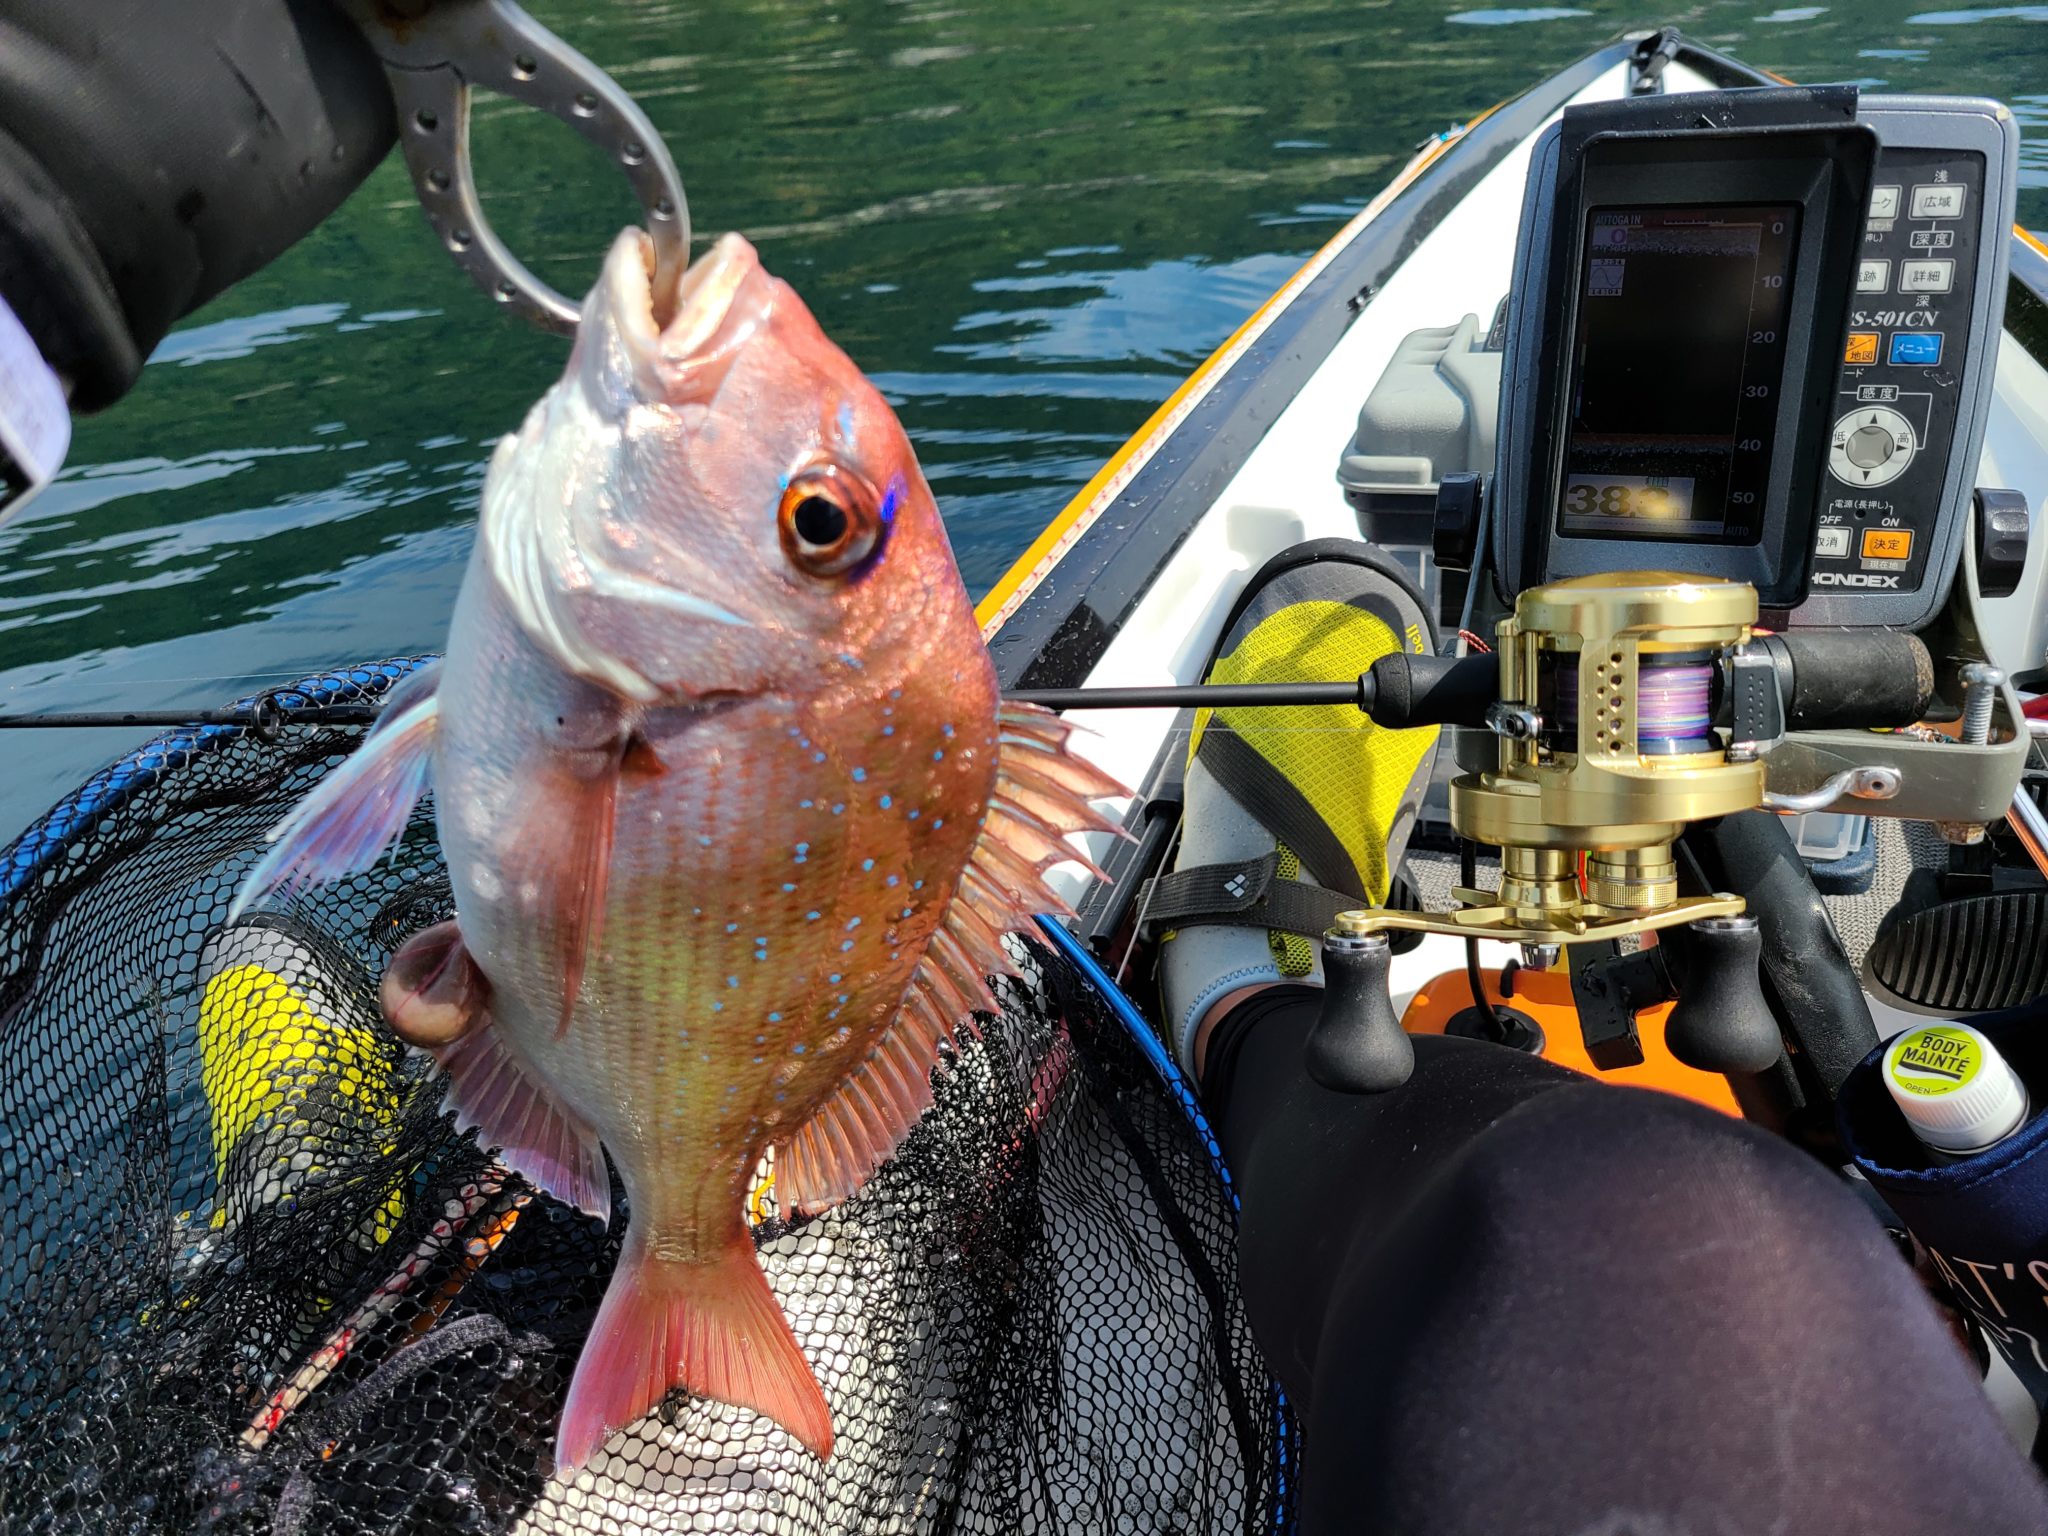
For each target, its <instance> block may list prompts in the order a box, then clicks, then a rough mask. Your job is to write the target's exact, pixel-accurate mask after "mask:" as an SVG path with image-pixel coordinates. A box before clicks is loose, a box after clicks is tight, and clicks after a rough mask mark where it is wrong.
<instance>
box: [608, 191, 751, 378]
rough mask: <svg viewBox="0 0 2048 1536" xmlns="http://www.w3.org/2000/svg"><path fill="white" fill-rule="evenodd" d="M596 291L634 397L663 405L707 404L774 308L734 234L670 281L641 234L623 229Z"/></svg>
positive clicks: (745, 245)
mask: <svg viewBox="0 0 2048 1536" xmlns="http://www.w3.org/2000/svg"><path fill="white" fill-rule="evenodd" d="M665 279H666V280H665ZM599 286H600V288H601V290H602V292H603V294H604V296H605V304H604V313H605V317H606V319H607V321H608V322H609V325H608V329H609V330H610V332H611V334H612V335H613V336H614V337H616V338H617V341H618V345H619V350H620V352H621V353H622V354H623V356H622V357H621V358H620V361H622V362H624V363H625V364H626V367H627V371H628V373H629V374H630V376H631V377H632V379H633V381H634V385H635V392H636V393H637V394H638V395H639V396H640V398H641V399H642V400H644V401H648V402H654V401H663V402H666V403H669V404H686V403H691V402H696V403H709V401H710V399H711V397H712V396H713V395H715V394H716V393H717V390H718V386H719V384H720V383H722V382H723V380H724V378H725V374H726V370H727V369H728V368H729V367H730V366H731V364H732V361H733V359H734V358H735V357H737V356H738V355H739V352H740V350H741V349H742V348H743V347H745V345H746V344H747V342H748V341H749V340H750V339H751V338H752V337H753V335H754V333H755V332H756V331H757V330H759V329H760V328H761V327H762V326H763V325H764V324H766V322H767V320H768V317H769V315H770V313H771V312H772V310H773V308H774V302H775V283H774V280H773V279H772V278H770V277H769V276H768V274H767V273H766V272H765V271H763V270H762V267H761V258H760V256H759V255H758V254H757V253H756V252H755V250H754V248H753V246H751V245H750V244H748V243H747V241H746V240H744V239H742V238H741V237H740V236H738V235H732V234H728V235H721V236H719V238H718V239H717V240H716V241H715V242H713V244H712V246H711V248H710V249H709V250H708V251H706V252H705V253H704V254H703V255H702V256H699V257H698V258H697V259H696V260H695V261H693V262H691V263H690V265H689V266H688V267H687V268H686V269H685V270H683V271H682V272H680V273H677V274H675V275H674V276H673V278H670V277H669V274H666V273H662V272H660V271H658V269H657V265H656V261H655V253H654V242H653V240H652V239H650V238H649V237H648V235H647V232H646V231H645V230H640V229H629V230H626V231H625V232H623V233H622V234H621V235H620V236H619V238H618V239H617V240H615V241H613V242H612V248H611V250H610V252H609V253H608V254H607V255H606V257H605V265H604V274H603V277H602V279H601V281H600V285H599Z"/></svg>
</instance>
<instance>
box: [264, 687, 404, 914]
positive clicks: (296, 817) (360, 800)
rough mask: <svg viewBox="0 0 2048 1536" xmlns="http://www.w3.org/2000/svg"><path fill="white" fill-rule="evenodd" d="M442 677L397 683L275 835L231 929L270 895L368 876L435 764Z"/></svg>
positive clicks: (272, 833) (401, 828)
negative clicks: (350, 748) (352, 745)
mask: <svg viewBox="0 0 2048 1536" xmlns="http://www.w3.org/2000/svg"><path fill="white" fill-rule="evenodd" d="M440 670H441V669H440V664H439V663H438V662H436V663H434V664H433V665H432V666H427V667H422V668H421V669H420V670H419V671H417V672H414V673H413V674H412V675H411V676H409V677H407V678H406V679H405V680H404V681H403V682H401V683H399V685H398V686H397V687H396V688H394V689H393V690H392V692H391V697H390V699H389V700H388V701H387V702H386V704H385V706H384V713H383V714H382V715H380V716H379V717H378V720H377V723H376V724H375V725H374V726H372V727H371V728H370V733H369V735H367V736H365V737H364V738H363V743H362V745H361V746H359V747H357V748H356V750H355V752H354V754H353V755H352V756H350V757H349V759H348V761H346V762H344V763H343V764H342V765H341V766H340V767H339V768H336V769H335V770H334V771H333V772H332V773H330V774H328V775H327V777H326V778H324V779H322V780H321V781H320V782H319V784H318V785H316V786H315V787H314V789H313V792H312V793H311V794H309V795H307V796H306V798H305V799H303V800H301V801H300V802H299V803H298V804H297V805H296V806H294V807H292V810H291V813H290V814H289V815H288V816H286V817H285V819H284V820H283V821H281V822H279V823H278V824H277V825H276V826H275V827H273V828H271V830H270V835H269V841H270V851H269V852H268V853H266V854H265V855H264V856H263V857H262V859H261V860H260V861H258V863H257V865H256V867H255V868H254V869H252V870H250V871H249V875H248V878H247V879H245V880H244V881H243V882H242V889H241V890H240V891H239V892H238V893H237V894H236V896H235V904H234V906H233V907H231V908H230V909H229V910H228V921H229V922H234V921H235V920H236V919H237V918H239V917H240V916H241V915H242V913H243V912H244V911H246V910H247V909H248V908H249V907H250V906H251V905H252V904H254V903H255V902H256V901H258V900H260V899H261V898H262V897H264V896H266V895H268V894H269V893H270V892H272V891H275V890H280V889H281V890H283V891H284V892H285V893H286V894H287V895H290V894H292V893H293V892H296V891H298V890H301V889H303V888H304V887H306V886H309V885H320V884H323V883H325V882H326V881H329V880H339V879H340V878H341V877H342V876H344V875H352V874H355V873H356V872H357V871H359V870H365V869H368V868H369V867H370V866H371V865H373V864H375V863H376V862H377V860H379V859H380V858H382V857H383V856H384V851H385V850H386V849H387V848H389V847H390V846H391V845H392V844H393V843H395V842H396V841H398V837H399V834H400V833H402V832H403V831H404V830H405V824H406V821H407V819H408V818H409V817H410V816H411V815H412V808H413V807H414V806H415V805H416V804H418V803H419V798H420V796H421V795H423V794H425V793H426V789H427V778H428V773H429V770H430V769H431V767H432V765H433V759H434V739H435V736H436V734H437V732H438V729H439V725H440V701H439V698H438V696H437V694H436V692H435V689H436V687H437V685H438V683H439V674H440Z"/></svg>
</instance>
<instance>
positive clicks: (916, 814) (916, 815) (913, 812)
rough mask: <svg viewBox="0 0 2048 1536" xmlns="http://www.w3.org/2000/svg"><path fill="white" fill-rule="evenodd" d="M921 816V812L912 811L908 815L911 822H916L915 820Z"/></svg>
mask: <svg viewBox="0 0 2048 1536" xmlns="http://www.w3.org/2000/svg"><path fill="white" fill-rule="evenodd" d="M923 814H924V812H922V811H912V812H911V813H910V819H911V820H912V821H915V820H917V818H918V817H920V816H922V815H923Z"/></svg>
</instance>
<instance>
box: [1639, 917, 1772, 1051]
mask: <svg viewBox="0 0 2048 1536" xmlns="http://www.w3.org/2000/svg"><path fill="white" fill-rule="evenodd" d="M1686 939H1687V943H1686V946H1685V984H1684V985H1683V986H1682V987H1680V988H1679V991H1678V1001H1677V1003H1675V1004H1674V1005H1673V1006H1672V1009H1671V1018H1670V1019H1669V1021H1668V1022H1667V1023H1666V1024H1665V1026H1664V1043H1665V1044H1666V1045H1668V1046H1670V1048H1671V1054H1672V1055H1673V1056H1676V1057H1677V1058H1678V1059H1679V1060H1680V1061H1681V1062H1683V1063H1684V1064H1685V1065H1686V1066H1688V1067H1693V1068H1696V1069H1698V1070H1699V1071H1702V1072H1734V1073H1756V1072H1768V1071H1769V1070H1770V1069H1771V1068H1772V1067H1773V1066H1775V1065H1776V1064H1777V1060H1778V1056H1779V1054H1780V1053H1781V1052H1782V1051H1783V1050H1784V1048H1785V1046H1784V1041H1783V1040H1782V1039H1781V1038H1780V1036H1779V1033H1778V1021H1777V1019H1776V1018H1775V1017H1773V1016H1772V1014H1771V1010H1770V1006H1769V1005H1768V1004H1767V1003H1766V1002H1765V1001H1764V989H1763V983H1762V982H1761V981H1759V980H1758V979H1757V961H1758V960H1759V958H1760V957H1761V956H1762V953H1763V935H1762V934H1761V933H1760V932H1759V931H1758V929H1757V925H1756V919H1755V918H1753V917H1749V916H1741V917H1703V918H1701V919H1700V920H1699V921H1698V922H1695V923H1688V924H1687V925H1686Z"/></svg>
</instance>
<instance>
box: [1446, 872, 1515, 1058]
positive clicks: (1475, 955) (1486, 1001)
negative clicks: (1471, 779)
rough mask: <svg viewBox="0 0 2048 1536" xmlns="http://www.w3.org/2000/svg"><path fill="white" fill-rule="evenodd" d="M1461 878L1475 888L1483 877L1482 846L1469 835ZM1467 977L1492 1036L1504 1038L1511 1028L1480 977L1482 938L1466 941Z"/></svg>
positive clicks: (1468, 885) (1473, 998) (1461, 880)
mask: <svg viewBox="0 0 2048 1536" xmlns="http://www.w3.org/2000/svg"><path fill="white" fill-rule="evenodd" d="M1458 879H1459V881H1460V883H1462V884H1463V885H1464V887H1465V889H1466V890H1468V891H1469V890H1471V889H1472V887H1473V886H1474V885H1475V884H1476V883H1477V882H1478V879H1479V846H1478V844H1476V843H1474V842H1473V841H1472V839H1471V838H1469V837H1461V838H1459V839H1458ZM1465 980H1466V982H1467V983H1469V984H1470V986H1471V988H1472V1006H1473V1007H1474V1008H1477V1009H1478V1010H1479V1016H1480V1017H1481V1018H1483V1019H1485V1020H1486V1025H1487V1028H1488V1029H1490V1030H1491V1031H1492V1035H1491V1036H1490V1038H1492V1039H1494V1040H1500V1041H1504V1040H1506V1039H1507V1037H1508V1027H1507V1025H1506V1024H1505V1023H1503V1022H1502V1020H1501V1016H1500V1015H1499V1014H1498V1013H1496V1012H1495V1011H1494V1007H1493V999H1492V998H1490V997H1488V996H1487V995H1486V988H1485V986H1484V985H1483V984H1482V983H1481V982H1480V980H1479V941H1478V940H1477V939H1467V940H1466V941H1465Z"/></svg>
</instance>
